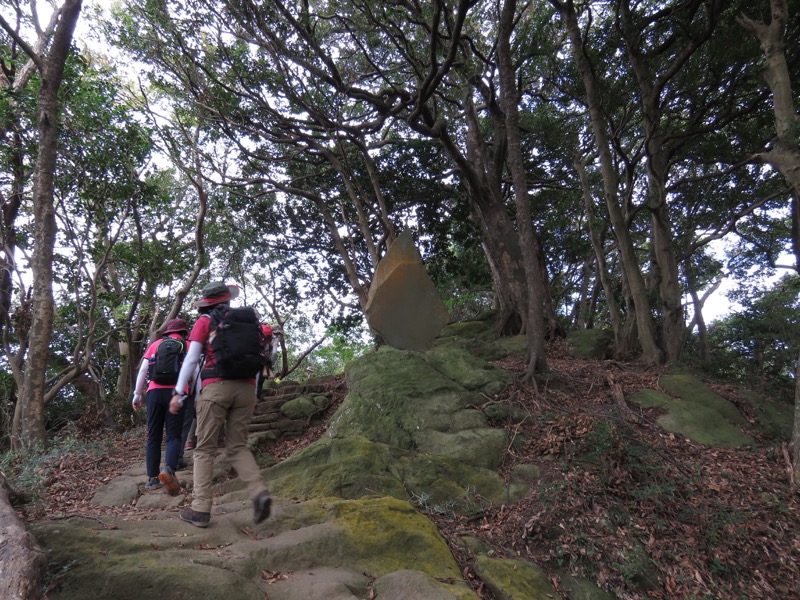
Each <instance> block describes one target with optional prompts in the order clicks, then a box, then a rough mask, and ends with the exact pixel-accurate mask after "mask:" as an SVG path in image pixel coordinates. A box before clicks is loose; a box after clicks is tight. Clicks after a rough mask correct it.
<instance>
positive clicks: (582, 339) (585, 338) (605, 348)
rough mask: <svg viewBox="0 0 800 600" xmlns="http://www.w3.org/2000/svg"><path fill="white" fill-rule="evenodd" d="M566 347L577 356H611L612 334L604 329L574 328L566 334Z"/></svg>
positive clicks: (612, 347)
mask: <svg viewBox="0 0 800 600" xmlns="http://www.w3.org/2000/svg"><path fill="white" fill-rule="evenodd" d="M567 347H568V348H569V351H570V353H571V354H572V355H573V356H577V357H578V358H595V359H597V360H603V359H606V358H611V356H612V355H613V352H614V335H613V333H612V332H610V331H607V330H605V329H576V330H575V331H572V332H570V333H569V334H568V335H567Z"/></svg>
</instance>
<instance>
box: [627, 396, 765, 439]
mask: <svg viewBox="0 0 800 600" xmlns="http://www.w3.org/2000/svg"><path fill="white" fill-rule="evenodd" d="M630 400H631V401H632V402H636V403H637V404H639V405H641V406H644V407H653V406H658V407H662V408H665V409H667V414H665V415H662V416H660V417H659V418H658V420H657V422H658V424H659V425H661V427H663V428H664V429H666V430H667V431H670V432H672V433H678V434H680V435H682V436H684V437H687V438H689V439H690V440H692V441H695V442H697V443H698V444H705V445H706V446H712V447H716V448H740V447H742V446H751V445H753V444H754V443H755V440H753V438H752V437H750V436H749V435H747V434H746V433H743V432H742V431H741V430H740V429H739V428H738V427H736V426H735V425H733V424H732V423H730V422H729V421H728V420H726V419H725V418H723V415H721V414H720V413H719V412H717V411H716V410H715V409H714V408H709V407H708V406H705V405H703V404H698V403H697V402H689V401H687V400H682V399H680V398H672V397H670V396H667V395H666V394H664V393H662V392H659V391H656V390H640V391H638V392H636V393H635V394H632V395H631V396H630Z"/></svg>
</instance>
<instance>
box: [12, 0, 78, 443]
mask: <svg viewBox="0 0 800 600" xmlns="http://www.w3.org/2000/svg"><path fill="white" fill-rule="evenodd" d="M81 3H82V0H65V2H64V5H63V6H62V9H61V17H60V21H59V23H58V25H57V27H56V31H55V35H54V37H53V44H52V46H51V48H50V51H49V53H48V54H47V56H46V58H45V59H44V60H42V61H41V65H40V69H41V77H42V83H41V89H40V91H39V131H38V142H39V150H38V156H37V161H36V171H35V182H34V186H33V213H34V221H33V227H34V235H33V242H34V249H33V257H32V260H31V270H32V274H33V307H32V322H31V333H30V347H29V353H28V360H27V364H26V366H25V376H24V379H23V384H22V389H21V390H20V394H19V400H18V402H19V404H20V421H19V427H18V428H16V429H15V431H13V432H12V447H14V448H23V447H32V446H34V445H36V444H44V443H45V442H46V432H45V428H44V414H43V413H44V395H45V376H46V373H47V359H48V355H49V352H50V338H51V335H52V326H53V249H54V244H55V236H56V218H55V207H54V203H53V196H54V179H55V168H56V157H57V155H58V89H59V87H60V86H61V80H62V78H63V75H64V64H65V63H66V60H67V56H68V54H69V49H70V44H71V43H72V35H73V32H74V31H75V24H76V22H77V20H78V16H79V15H80V11H81Z"/></svg>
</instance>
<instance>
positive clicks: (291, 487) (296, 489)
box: [264, 436, 407, 500]
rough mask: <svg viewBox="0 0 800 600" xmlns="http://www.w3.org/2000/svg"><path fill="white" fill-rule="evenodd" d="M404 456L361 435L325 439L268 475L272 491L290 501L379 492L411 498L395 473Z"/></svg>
mask: <svg viewBox="0 0 800 600" xmlns="http://www.w3.org/2000/svg"><path fill="white" fill-rule="evenodd" d="M403 455H404V452H402V451H401V450H399V449H397V448H392V447H390V446H387V445H385V444H378V443H375V442H372V441H370V440H367V439H365V438H363V437H360V436H352V437H348V438H344V439H331V438H322V439H321V440H318V441H317V442H315V443H314V444H312V445H310V446H308V447H306V448H304V449H303V450H301V451H300V452H298V453H297V454H295V455H293V456H292V457H290V458H288V459H287V460H285V461H283V462H281V463H279V464H277V465H275V466H274V467H272V468H270V469H267V470H266V471H265V472H264V475H265V477H266V479H267V481H268V482H269V485H270V488H271V489H272V491H273V492H274V493H276V494H278V495H281V496H285V497H287V498H297V499H301V500H303V499H308V498H315V497H316V498H319V497H324V496H337V497H340V498H360V497H362V496H364V495H370V494H375V493H380V494H385V495H389V496H394V497H397V498H407V493H406V491H405V489H404V488H403V486H402V483H401V482H400V480H399V479H398V478H397V477H396V476H395V475H394V474H393V473H392V470H391V466H392V465H394V464H395V463H396V462H397V460H398V459H399V458H400V457H401V456H403Z"/></svg>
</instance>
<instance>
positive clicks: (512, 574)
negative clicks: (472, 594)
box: [475, 555, 560, 600]
mask: <svg viewBox="0 0 800 600" xmlns="http://www.w3.org/2000/svg"><path fill="white" fill-rule="evenodd" d="M475 573H477V574H478V577H480V578H481V579H482V580H483V582H484V583H485V584H486V586H487V587H488V588H489V590H491V592H492V593H493V594H494V597H495V598H497V599H498V600H517V599H519V598H525V599H526V600H538V599H540V598H541V599H542V600H545V599H547V600H549V599H551V598H559V597H560V596H559V594H558V592H556V590H555V588H554V587H553V585H552V584H551V583H550V580H549V579H548V577H547V575H546V574H545V573H544V571H542V570H541V569H540V568H539V567H537V566H536V565H534V564H532V563H529V562H525V561H523V560H511V559H506V558H490V557H488V556H485V555H481V556H478V558H477V559H475Z"/></svg>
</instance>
